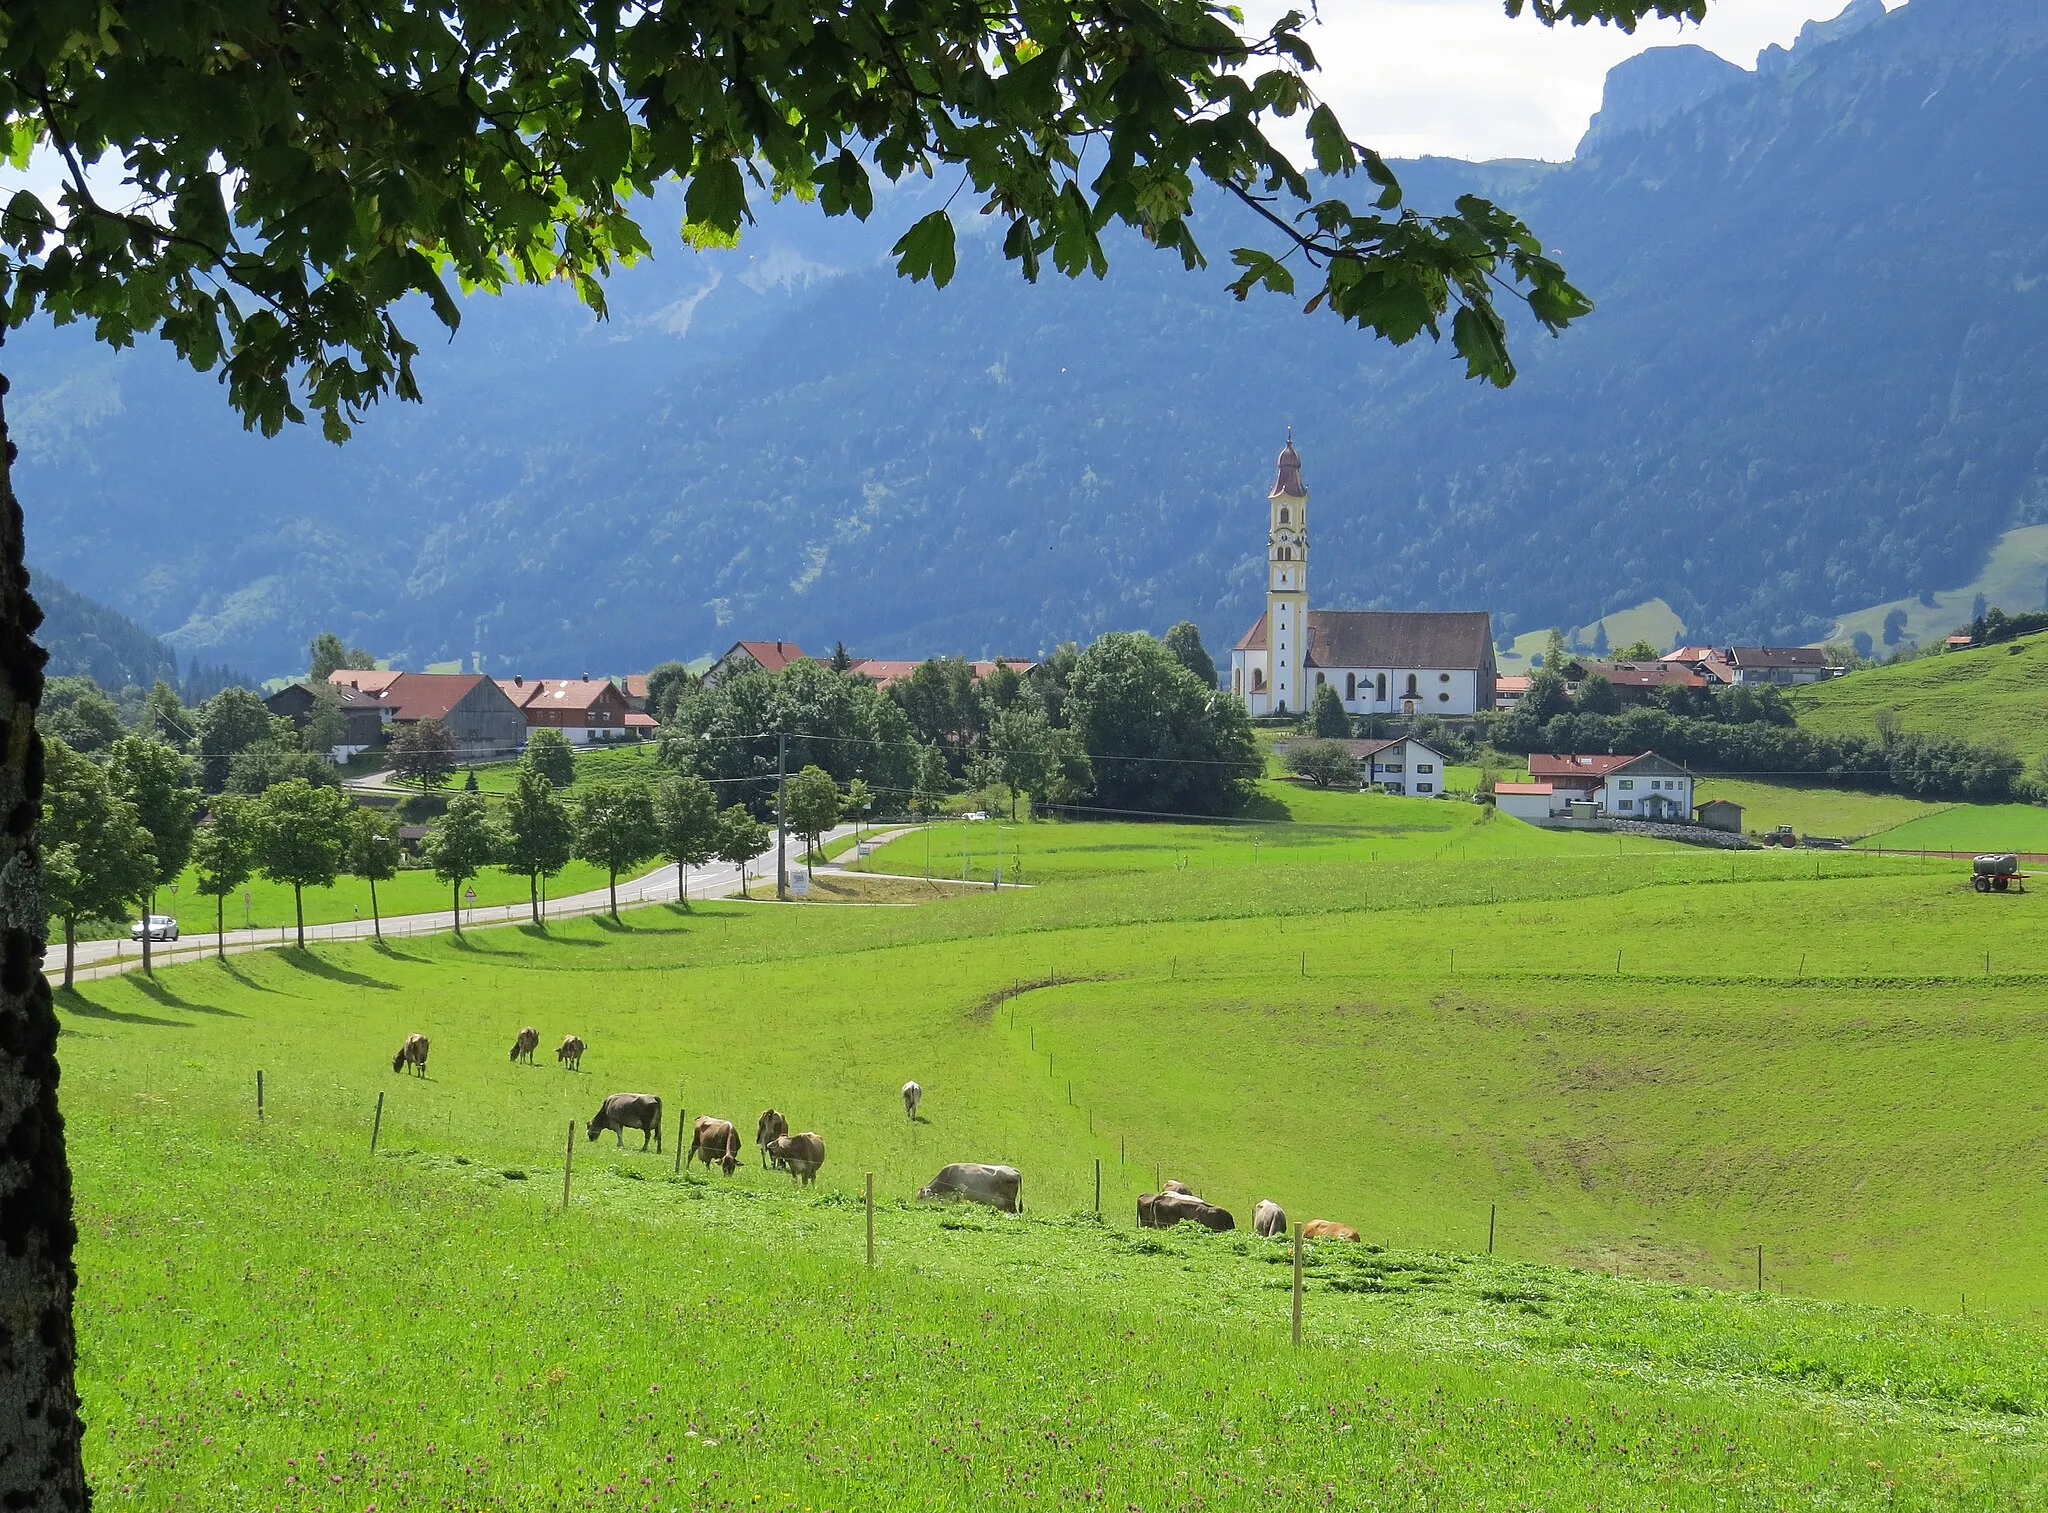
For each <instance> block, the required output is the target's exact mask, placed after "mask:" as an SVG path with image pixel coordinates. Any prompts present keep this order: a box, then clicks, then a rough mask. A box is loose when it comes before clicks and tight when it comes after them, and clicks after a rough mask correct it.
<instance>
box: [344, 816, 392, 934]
mask: <svg viewBox="0 0 2048 1513" xmlns="http://www.w3.org/2000/svg"><path fill="white" fill-rule="evenodd" d="M347 846H348V854H347V856H346V857H345V858H343V861H342V865H343V866H344V867H345V868H347V869H348V873H349V875H350V876H351V877H360V878H361V879H362V880H363V881H364V882H366V883H368V884H369V885H370V929H371V930H372V931H373V932H375V934H376V936H377V939H379V940H382V939H383V938H384V915H383V913H382V911H381V910H379V909H378V907H377V884H379V883H385V882H389V881H391V879H392V878H394V877H396V876H398V854H399V842H398V816H397V815H396V814H395V813H393V812H392V811H391V810H389V809H372V808H370V807H368V806H367V805H359V806H357V808H356V812H355V813H354V814H352V815H350V816H349V830H348V836H347Z"/></svg>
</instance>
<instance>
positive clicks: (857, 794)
mask: <svg viewBox="0 0 2048 1513" xmlns="http://www.w3.org/2000/svg"><path fill="white" fill-rule="evenodd" d="M844 807H845V810H846V812H847V813H848V814H850V815H852V816H853V843H854V844H855V845H856V846H857V845H859V844H860V822H861V819H862V817H863V816H864V815H866V814H867V812H868V811H869V810H870V809H872V808H874V807H875V790H874V789H872V788H870V787H869V786H868V785H867V780H866V779H865V778H855V779H854V780H853V781H852V782H850V783H848V784H847V785H846V803H845V805H844Z"/></svg>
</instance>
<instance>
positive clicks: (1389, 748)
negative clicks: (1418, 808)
mask: <svg viewBox="0 0 2048 1513" xmlns="http://www.w3.org/2000/svg"><path fill="white" fill-rule="evenodd" d="M1344 745H1345V746H1347V747H1348V748H1350V751H1351V755H1352V758H1353V759H1354V760H1355V761H1356V762H1357V763H1358V776H1359V778H1360V780H1361V781H1363V782H1366V783H1368V784H1377V785H1379V786H1380V787H1382V788H1385V789H1386V790H1387V792H1389V793H1405V794H1407V795H1408V796H1409V797H1411V798H1435V797H1437V796H1438V795H1439V794H1441V793H1442V792H1443V791H1444V768H1445V766H1446V765H1447V764H1446V762H1445V761H1444V755H1443V753H1442V752H1440V751H1437V750H1436V749H1434V748H1433V747H1429V746H1425V745H1423V744H1422V742H1420V741H1417V740H1414V739H1412V738H1410V737H1407V736H1403V737H1401V738H1399V739H1397V740H1392V741H1346V742H1345V743H1344Z"/></svg>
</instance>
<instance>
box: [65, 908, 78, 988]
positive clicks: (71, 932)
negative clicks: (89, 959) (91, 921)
mask: <svg viewBox="0 0 2048 1513" xmlns="http://www.w3.org/2000/svg"><path fill="white" fill-rule="evenodd" d="M77 945H78V921H77V920H75V919H73V918H72V917H71V916H70V915H69V914H67V915H65V916H64V987H65V990H66V991H67V992H68V991H70V988H71V965H72V960H73V958H74V956H75V955H76V949H75V948H76V947H77Z"/></svg>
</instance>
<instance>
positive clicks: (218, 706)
mask: <svg viewBox="0 0 2048 1513" xmlns="http://www.w3.org/2000/svg"><path fill="white" fill-rule="evenodd" d="M197 732H198V736H199V750H198V752H197V755H198V758H199V782H200V785H201V786H202V787H203V788H205V790H206V791H207V792H208V793H219V792H220V791H221V790H222V789H223V788H225V787H226V786H227V782H228V768H229V764H230V763H231V762H232V761H233V760H234V758H235V757H237V756H239V755H240V754H241V753H243V752H245V751H247V750H248V749H249V748H250V747H252V746H257V745H261V744H264V743H266V742H274V736H275V732H274V730H273V728H272V721H271V714H270V710H269V709H268V708H267V707H266V706H265V705H264V703H263V700H261V699H260V698H258V697H257V696H256V695H255V694H254V693H252V692H250V691H249V690H248V689H246V688H223V689H222V690H221V691H220V692H219V693H217V694H215V695H214V696H213V697H212V698H210V699H208V700H207V701H206V702H205V703H204V704H202V705H200V706H199V715H198V720H197Z"/></svg>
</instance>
